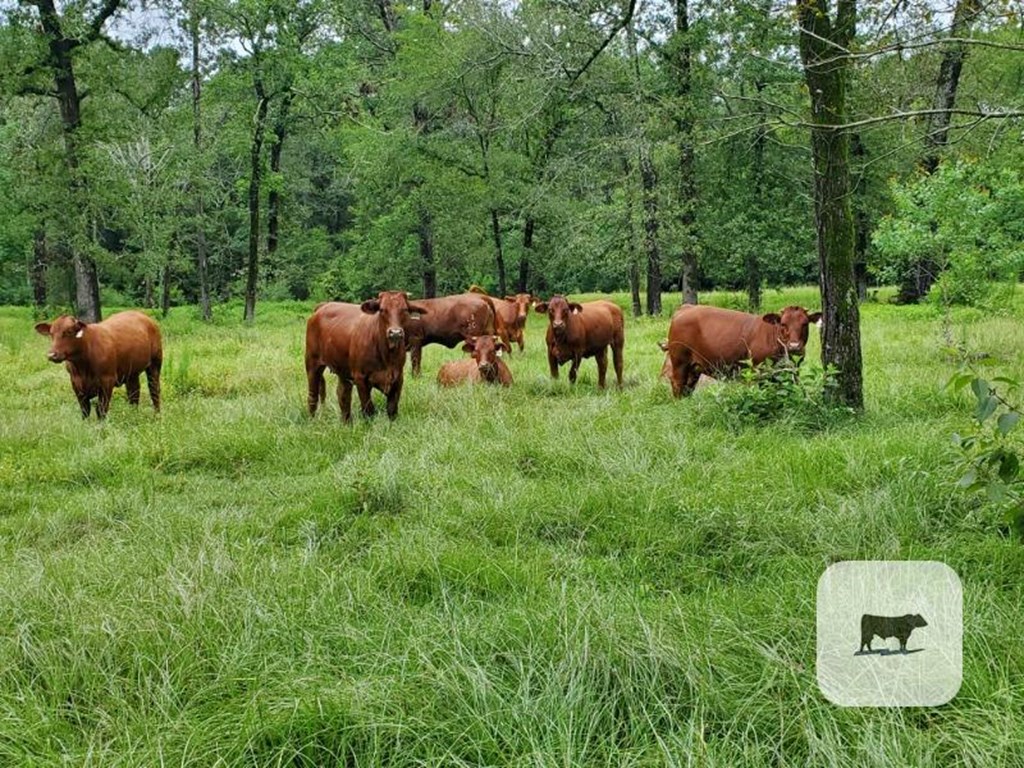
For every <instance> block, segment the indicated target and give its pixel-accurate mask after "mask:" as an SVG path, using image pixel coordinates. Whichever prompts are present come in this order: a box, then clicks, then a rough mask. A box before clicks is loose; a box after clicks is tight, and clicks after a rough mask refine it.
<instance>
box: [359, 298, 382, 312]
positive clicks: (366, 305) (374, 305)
mask: <svg viewBox="0 0 1024 768" xmlns="http://www.w3.org/2000/svg"><path fill="white" fill-rule="evenodd" d="M359 308H360V309H361V310H363V312H365V313H366V314H368V315H375V314H377V313H378V312H380V299H369V300H368V301H364V302H363V303H362V304H361V305H360V307H359Z"/></svg>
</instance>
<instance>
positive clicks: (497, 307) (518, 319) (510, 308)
mask: <svg viewBox="0 0 1024 768" xmlns="http://www.w3.org/2000/svg"><path fill="white" fill-rule="evenodd" d="M469 290H470V292H471V293H479V294H481V295H484V296H486V295H487V291H485V290H484V289H483V288H481V287H479V286H477V285H472V286H470V288H469ZM491 298H494V297H493V296H492V297H491ZM538 301H540V299H538V298H537V297H536V296H534V295H533V294H530V293H517V294H515V295H514V296H506V297H505V298H504V299H497V298H494V311H495V313H496V320H497V321H498V323H497V325H498V326H499V327H498V328H497V333H498V335H499V336H500V337H501V340H502V341H504V342H505V346H507V347H508V351H509V354H511V352H512V342H513V341H514V342H516V343H517V344H518V345H519V351H520V352H522V351H523V349H524V348H525V346H526V339H525V337H524V336H523V332H524V331H525V330H526V319H527V318H528V317H529V316H530V307H532V306H533V305H534V304H536V303H537V302H538Z"/></svg>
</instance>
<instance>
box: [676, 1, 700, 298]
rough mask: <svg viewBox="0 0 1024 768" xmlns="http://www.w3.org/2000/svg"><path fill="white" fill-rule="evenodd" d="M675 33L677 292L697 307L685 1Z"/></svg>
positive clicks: (694, 189) (680, 3) (681, 3)
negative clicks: (678, 268)
mask: <svg viewBox="0 0 1024 768" xmlns="http://www.w3.org/2000/svg"><path fill="white" fill-rule="evenodd" d="M675 13H676V29H675V40H674V41H673V46H672V53H673V56H672V57H671V59H672V65H673V67H674V69H675V72H674V75H675V95H676V99H677V100H678V103H677V104H676V115H675V124H676V145H677V147H678V151H679V175H678V176H677V177H676V185H677V187H676V191H677V195H678V198H679V201H678V202H679V224H680V232H681V237H682V253H681V263H682V270H681V273H680V281H679V284H680V291H681V292H682V298H683V303H684V304H696V303H697V248H696V236H697V231H696V218H697V217H696V210H697V174H696V168H695V162H694V154H693V87H692V58H693V46H692V43H691V41H690V35H689V33H690V17H689V9H688V8H687V0H676V2H675Z"/></svg>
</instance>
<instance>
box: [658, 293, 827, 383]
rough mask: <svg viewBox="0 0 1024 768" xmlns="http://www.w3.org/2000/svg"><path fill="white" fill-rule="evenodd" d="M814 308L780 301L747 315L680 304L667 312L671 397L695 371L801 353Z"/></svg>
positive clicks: (727, 369)
mask: <svg viewBox="0 0 1024 768" xmlns="http://www.w3.org/2000/svg"><path fill="white" fill-rule="evenodd" d="M820 319H821V313H820V312H810V313H809V312H808V311H807V310H806V309H804V308H803V307H786V308H785V309H783V310H782V311H781V312H777V313H776V312H769V313H767V314H764V315H751V314H748V313H746V312H737V311H735V310H732V309H721V308H719V307H709V306H704V305H700V306H694V305H686V306H683V307H680V308H679V310H678V311H677V312H676V313H675V315H673V316H672V323H671V325H670V326H669V332H668V361H669V363H670V365H671V370H670V371H669V380H670V381H671V383H672V394H673V395H675V396H676V397H680V396H681V395H688V394H690V393H691V392H692V391H693V388H694V386H695V385H696V383H697V381H698V379H699V377H700V375H701V373H706V374H708V375H709V376H716V375H719V374H729V373H732V372H733V371H734V370H735V369H736V368H737V367H738V365H739V363H740V362H741V361H743V360H750V361H752V362H753V363H754V364H755V365H757V364H758V363H761V362H763V361H765V360H780V359H782V358H783V357H787V356H789V355H799V356H802V355H803V353H804V348H805V347H806V346H807V335H808V328H809V326H810V324H811V323H816V322H818V321H819V320H820Z"/></svg>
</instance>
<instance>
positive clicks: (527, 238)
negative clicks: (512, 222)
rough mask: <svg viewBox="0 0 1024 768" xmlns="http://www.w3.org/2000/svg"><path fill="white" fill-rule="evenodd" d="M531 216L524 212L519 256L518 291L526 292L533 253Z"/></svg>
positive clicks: (532, 221)
mask: <svg viewBox="0 0 1024 768" xmlns="http://www.w3.org/2000/svg"><path fill="white" fill-rule="evenodd" d="M533 227H534V220H533V216H531V215H530V214H526V221H525V222H524V223H523V255H522V256H520V257H519V284H518V291H519V293H526V286H527V284H528V283H529V280H530V258H531V254H532V253H533Z"/></svg>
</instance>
